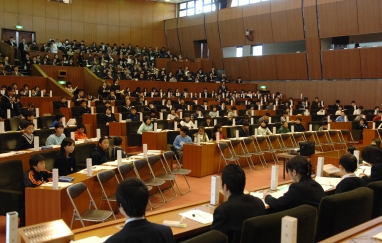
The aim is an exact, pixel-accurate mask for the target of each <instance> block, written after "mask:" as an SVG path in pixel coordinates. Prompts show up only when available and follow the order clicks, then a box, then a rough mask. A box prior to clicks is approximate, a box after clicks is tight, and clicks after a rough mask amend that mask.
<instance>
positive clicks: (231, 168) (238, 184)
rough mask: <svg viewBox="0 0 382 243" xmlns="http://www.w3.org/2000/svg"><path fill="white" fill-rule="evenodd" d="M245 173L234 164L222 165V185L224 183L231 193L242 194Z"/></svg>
mask: <svg viewBox="0 0 382 243" xmlns="http://www.w3.org/2000/svg"><path fill="white" fill-rule="evenodd" d="M245 180H246V178H245V173H244V171H243V169H242V168H241V167H240V166H238V165H235V164H229V165H227V166H226V167H224V169H223V172H222V186H224V185H226V186H227V187H228V189H229V191H230V192H231V194H242V193H243V191H244V187H245Z"/></svg>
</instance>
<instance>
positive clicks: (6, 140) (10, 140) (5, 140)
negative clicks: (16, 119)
mask: <svg viewBox="0 0 382 243" xmlns="http://www.w3.org/2000/svg"><path fill="white" fill-rule="evenodd" d="M21 135H22V134H21V133H20V132H7V133H2V134H0V141H1V143H0V151H1V152H2V153H4V152H9V151H15V150H16V145H17V140H18V139H19V137H20V136H21Z"/></svg>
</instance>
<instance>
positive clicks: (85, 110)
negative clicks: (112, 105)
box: [76, 100, 91, 117]
mask: <svg viewBox="0 0 382 243" xmlns="http://www.w3.org/2000/svg"><path fill="white" fill-rule="evenodd" d="M90 113H91V111H90V109H89V107H88V106H87V102H86V100H82V101H81V104H80V107H79V108H78V109H77V112H76V117H80V116H82V115H83V114H90Z"/></svg>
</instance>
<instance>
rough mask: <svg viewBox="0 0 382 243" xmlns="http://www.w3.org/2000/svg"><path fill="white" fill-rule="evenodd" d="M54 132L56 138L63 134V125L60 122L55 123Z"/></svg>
mask: <svg viewBox="0 0 382 243" xmlns="http://www.w3.org/2000/svg"><path fill="white" fill-rule="evenodd" d="M54 131H55V133H56V136H57V137H59V136H61V134H62V133H63V132H64V125H62V123H61V122H58V123H56V125H54Z"/></svg>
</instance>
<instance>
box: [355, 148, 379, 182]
mask: <svg viewBox="0 0 382 243" xmlns="http://www.w3.org/2000/svg"><path fill="white" fill-rule="evenodd" d="M362 159H363V160H364V161H366V162H368V163H369V164H371V173H370V176H367V175H365V174H364V173H361V174H360V175H359V177H361V178H362V180H364V181H365V183H366V185H367V184H369V183H371V182H374V181H381V180H382V151H381V149H380V147H379V145H378V146H375V145H369V146H367V147H365V148H364V149H363V150H362Z"/></svg>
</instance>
